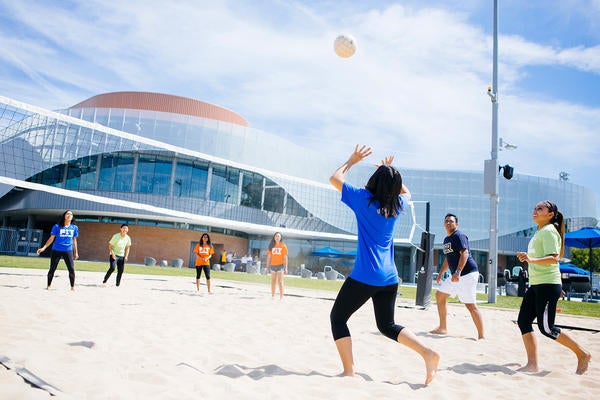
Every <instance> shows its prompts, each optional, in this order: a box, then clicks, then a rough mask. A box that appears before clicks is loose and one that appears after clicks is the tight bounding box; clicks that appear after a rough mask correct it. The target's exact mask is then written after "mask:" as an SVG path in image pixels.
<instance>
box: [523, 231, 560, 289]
mask: <svg viewBox="0 0 600 400" xmlns="http://www.w3.org/2000/svg"><path fill="white" fill-rule="evenodd" d="M560 247H561V239H560V234H559V233H558V231H557V230H556V228H555V227H554V225H552V224H547V225H545V226H544V227H542V229H540V230H538V231H537V232H536V233H535V235H533V237H532V238H531V240H530V241H529V246H527V255H528V256H529V257H531V258H540V257H545V256H548V255H550V254H560ZM543 283H552V284H561V283H562V281H561V279H560V266H559V264H558V262H556V263H555V264H546V265H543V264H535V263H531V262H530V263H529V284H530V285H540V284H543Z"/></svg>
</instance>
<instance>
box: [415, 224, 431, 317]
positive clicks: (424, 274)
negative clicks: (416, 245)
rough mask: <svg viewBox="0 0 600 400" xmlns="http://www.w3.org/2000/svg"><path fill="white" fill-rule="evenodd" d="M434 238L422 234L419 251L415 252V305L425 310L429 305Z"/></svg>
mask: <svg viewBox="0 0 600 400" xmlns="http://www.w3.org/2000/svg"><path fill="white" fill-rule="evenodd" d="M434 238H435V235H434V234H432V233H429V232H423V233H422V234H421V250H418V251H417V296H416V299H415V304H416V305H418V306H421V307H425V308H427V307H429V306H430V305H431V286H432V284H433V264H432V262H433V240H434Z"/></svg>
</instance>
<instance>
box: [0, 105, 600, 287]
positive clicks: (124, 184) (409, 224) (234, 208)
mask: <svg viewBox="0 0 600 400" xmlns="http://www.w3.org/2000/svg"><path fill="white" fill-rule="evenodd" d="M15 115H16V114H15ZM71 117H73V118H71ZM0 118H1V117H0ZM75 118H77V119H75ZM108 128H112V129H115V130H117V131H113V130H111V129H108ZM0 139H1V140H0V143H1V147H0V152H1V153H0V156H2V160H3V163H1V164H0V168H2V171H0V172H1V173H0V176H8V177H12V178H15V179H21V180H28V181H30V182H35V183H42V184H45V185H50V186H53V187H57V188H64V189H69V190H74V191H78V192H82V193H89V194H94V195H97V196H104V197H106V198H107V199H122V200H127V201H133V202H138V203H142V204H148V205H152V206H157V207H164V208H167V209H169V210H172V211H173V212H186V213H190V214H193V215H195V216H197V217H198V218H197V219H198V220H195V221H193V222H188V223H189V226H202V227H210V229H215V230H217V229H221V230H223V231H226V230H227V229H232V225H240V226H236V227H235V230H236V231H239V232H246V234H247V235H249V236H250V237H251V238H252V239H250V245H249V248H254V247H256V248H263V249H264V248H265V247H266V243H263V242H264V241H268V240H267V239H266V237H267V236H268V235H267V234H266V233H264V232H268V231H272V230H273V229H287V230H288V231H290V232H293V235H295V237H292V238H290V240H296V241H297V243H295V248H297V249H298V250H297V251H298V252H299V253H302V252H303V253H304V254H307V253H309V252H310V251H312V250H314V249H315V248H319V247H324V246H328V245H330V244H334V245H335V246H332V247H335V248H337V249H340V250H342V251H351V250H354V247H355V242H354V239H355V238H354V235H355V234H356V229H357V228H356V222H355V218H354V215H353V213H352V212H351V211H350V210H349V209H348V208H347V207H345V206H344V205H343V204H342V203H341V202H340V194H339V193H338V192H337V191H336V190H334V189H333V188H332V187H331V185H329V183H328V179H329V175H330V174H331V172H332V171H334V170H335V168H337V166H338V164H339V160H330V159H329V158H328V157H324V156H323V154H321V153H319V152H318V151H316V150H310V149H306V148H303V147H301V146H299V145H297V144H295V143H292V142H290V141H289V140H286V139H285V138H284V137H281V136H278V135H274V134H270V133H268V132H264V131H261V130H258V129H254V128H251V127H248V126H243V125H238V124H235V123H230V122H224V121H221V120H217V119H212V118H204V117H198V116H193V115H184V114H177V113H167V112H161V111H152V110H146V109H143V110H138V109H129V108H109V107H104V108H103V107H82V108H71V109H67V110H64V111H62V114H60V115H59V116H57V115H53V114H50V113H48V114H44V115H42V114H36V113H35V112H30V113H23V114H22V115H20V116H19V117H18V118H15V119H14V120H13V121H11V123H10V124H5V125H4V127H3V129H2V130H1V131H0ZM400 169H401V172H402V175H403V178H404V182H405V183H406V184H407V186H408V187H409V188H410V190H411V192H412V194H413V201H414V204H413V205H412V207H413V208H410V209H408V210H406V212H405V214H404V215H403V216H402V217H401V218H400V221H399V223H398V224H397V228H396V232H395V236H396V238H397V239H398V246H397V250H396V260H397V263H398V264H399V266H401V265H406V263H408V262H414V261H411V260H413V259H414V254H413V253H412V252H413V251H414V247H411V246H410V245H409V244H407V243H405V244H400V243H399V242H401V241H402V240H401V239H407V238H411V239H412V243H417V242H419V240H420V231H421V230H424V229H425V224H426V220H427V217H429V220H430V227H429V228H430V231H431V232H433V233H434V234H435V242H436V244H437V245H438V246H439V244H440V243H441V242H442V240H443V238H444V236H445V232H444V230H443V226H442V221H443V217H444V215H445V214H446V213H447V212H452V213H454V214H456V215H458V217H459V226H460V229H461V230H463V231H464V232H465V233H466V234H467V235H468V236H469V239H470V240H471V241H472V242H477V241H483V240H485V239H486V238H488V237H489V210H490V200H489V197H488V196H486V195H484V194H483V174H482V172H466V171H427V170H416V169H404V168H400ZM482 169H483V168H482ZM372 172H373V168H372V166H368V165H358V166H357V167H356V168H355V169H353V170H352V173H351V174H349V175H348V181H349V182H350V183H352V184H354V185H355V186H363V185H364V183H365V182H366V181H367V179H368V177H369V176H370V174H371V173H372ZM499 193H500V203H499V236H504V237H527V236H529V235H530V233H531V227H532V222H531V208H532V206H533V205H534V204H535V203H537V202H538V201H539V200H541V199H545V198H549V199H553V201H555V202H556V203H557V204H558V205H559V207H560V208H561V210H563V211H564V214H565V216H566V218H567V220H568V224H569V229H570V230H574V229H577V228H579V227H580V226H583V225H595V224H596V223H597V219H596V217H597V216H596V199H595V196H594V194H593V193H592V192H591V191H590V190H589V189H587V188H584V187H581V186H579V185H574V184H571V183H569V182H562V181H558V180H552V179H546V178H540V177H535V176H526V175H515V177H514V178H513V179H512V180H510V181H506V180H503V179H501V180H500V181H499ZM4 195H5V193H2V192H0V198H1V197H2V196H4ZM427 203H428V204H429V206H430V207H429V209H430V215H429V216H427V215H426V210H427V207H426V204H427ZM39 208H43V205H42V204H40V205H39ZM0 211H2V210H1V209H0ZM99 215H101V216H102V217H106V218H112V217H113V216H112V215H111V212H110V210H108V211H105V212H104V213H103V214H99ZM203 217H204V218H205V219H204V220H202V218H203ZM136 218H138V219H140V220H143V221H147V223H148V224H152V223H157V224H158V223H160V224H171V226H172V225H173V224H174V223H181V221H179V220H177V221H176V220H175V218H173V220H172V221H165V220H166V219H168V217H165V216H164V213H163V214H160V218H158V217H157V218H155V220H154V221H155V222H151V221H153V219H152V218H151V217H149V216H148V215H147V214H144V215H139V216H137V217H136ZM181 218H183V217H181ZM413 222H414V224H413ZM242 224H245V225H242ZM415 224H416V225H415ZM161 226H162V225H161ZM415 226H417V228H418V229H417V230H416V231H415ZM263 228H264V229H263ZM261 229H262V231H261ZM259 231H261V232H259ZM257 232H259V233H257ZM303 232H307V233H306V234H305V235H304V236H307V237H308V236H310V239H306V238H305V237H303ZM269 239H270V238H269ZM321 245H322V246H321ZM499 250H501V251H506V252H514V251H516V250H521V249H520V248H519V249H516V248H511V247H510V246H507V247H505V248H500V249H499ZM482 260H483V261H484V259H483V258H482ZM402 268H404V267H402ZM406 278H407V276H403V279H406Z"/></svg>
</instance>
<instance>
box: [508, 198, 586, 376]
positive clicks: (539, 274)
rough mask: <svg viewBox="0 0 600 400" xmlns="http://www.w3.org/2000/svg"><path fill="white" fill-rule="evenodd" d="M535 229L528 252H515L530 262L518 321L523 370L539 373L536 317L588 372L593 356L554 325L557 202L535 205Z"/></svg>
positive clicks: (560, 248) (559, 236)
mask: <svg viewBox="0 0 600 400" xmlns="http://www.w3.org/2000/svg"><path fill="white" fill-rule="evenodd" d="M532 218H533V222H535V223H536V224H537V225H538V230H537V232H536V233H535V235H533V237H532V238H531V240H530V241H529V245H528V246H527V252H518V253H517V257H518V258H519V260H520V261H521V262H527V263H528V264H529V284H530V286H529V289H528V290H527V292H526V293H525V296H523V302H522V303H521V309H520V310H519V318H518V324H519V329H520V330H521V335H522V338H523V344H524V345H525V351H526V352H527V364H526V365H525V366H523V367H521V368H520V369H519V371H523V372H538V371H539V368H538V360H537V339H536V338H535V336H534V334H533V327H532V323H533V320H534V319H536V318H537V324H538V327H539V329H540V332H541V333H542V334H543V335H544V336H547V337H549V338H550V339H554V340H556V341H557V342H558V343H560V344H562V345H563V346H565V347H568V348H569V349H570V350H571V351H573V352H574V353H575V355H576V356H577V370H576V373H577V374H579V375H581V374H583V373H585V371H587V369H588V366H589V363H590V359H591V358H592V356H591V355H590V353H589V352H587V351H586V350H585V349H584V348H583V347H581V346H580V345H579V344H578V343H577V342H576V341H575V340H573V339H572V338H571V336H569V335H568V334H567V333H566V332H562V331H561V330H560V329H559V328H558V327H556V326H555V325H554V319H555V317H556V303H558V298H559V297H560V294H561V291H562V282H561V278H560V268H559V264H558V260H559V259H560V258H561V257H562V256H563V253H564V245H563V243H564V237H565V224H564V219H563V215H562V213H561V212H560V211H558V207H556V204H554V203H551V202H549V201H547V200H546V201H542V202H539V203H538V204H536V205H535V208H534V209H533V214H532Z"/></svg>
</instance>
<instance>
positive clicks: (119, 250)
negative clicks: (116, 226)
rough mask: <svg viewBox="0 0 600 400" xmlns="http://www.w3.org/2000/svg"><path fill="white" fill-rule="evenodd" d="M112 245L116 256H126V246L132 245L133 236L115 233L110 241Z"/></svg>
mask: <svg viewBox="0 0 600 400" xmlns="http://www.w3.org/2000/svg"><path fill="white" fill-rule="evenodd" d="M108 243H110V244H111V245H112V248H113V251H114V252H115V255H116V256H119V257H125V248H126V247H128V246H131V238H130V237H129V235H125V237H122V236H121V234H120V233H115V234H114V235H113V236H112V237H111V238H110V240H109V241H108Z"/></svg>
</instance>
